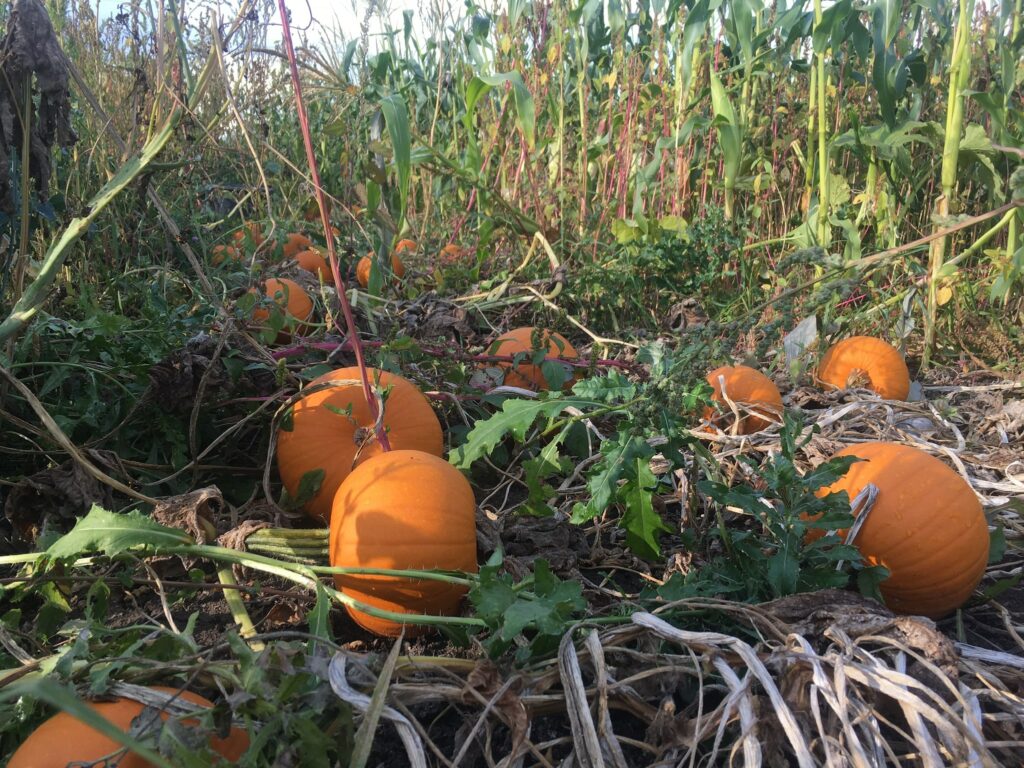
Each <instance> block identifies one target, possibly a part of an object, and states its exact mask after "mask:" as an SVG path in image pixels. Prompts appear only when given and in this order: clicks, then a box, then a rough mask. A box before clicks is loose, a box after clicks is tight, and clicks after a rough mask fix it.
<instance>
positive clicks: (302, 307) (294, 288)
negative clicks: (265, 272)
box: [252, 277, 313, 344]
mask: <svg viewBox="0 0 1024 768" xmlns="http://www.w3.org/2000/svg"><path fill="white" fill-rule="evenodd" d="M252 292H255V289H254V290H253V291H252ZM263 292H264V294H265V295H266V297H267V298H268V299H270V300H271V301H273V302H274V303H275V304H277V305H278V306H279V307H281V309H282V310H284V312H285V316H286V319H287V320H288V323H290V324H291V325H293V326H294V328H295V331H296V333H299V334H301V333H303V332H304V331H305V328H306V326H305V325H304V323H305V322H306V321H307V320H309V318H310V316H312V314H313V300H312V299H311V298H309V294H307V293H306V292H305V291H304V290H303V289H302V286H301V285H299V284H298V283H296V282H295V281H294V280H289V279H288V278H286V277H281V278H277V277H272V278H270V279H269V280H267V281H266V282H265V283H264V284H263ZM252 319H253V321H254V322H255V323H257V324H262V323H265V322H267V320H269V319H270V309H269V308H267V307H261V306H257V307H255V308H254V309H253V311H252ZM290 338H291V334H290V333H289V332H288V331H287V330H284V329H282V330H281V331H280V332H279V333H278V334H277V341H278V343H279V344H283V343H285V342H287V341H288V339H290Z"/></svg>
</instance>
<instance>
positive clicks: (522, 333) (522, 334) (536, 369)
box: [485, 328, 579, 390]
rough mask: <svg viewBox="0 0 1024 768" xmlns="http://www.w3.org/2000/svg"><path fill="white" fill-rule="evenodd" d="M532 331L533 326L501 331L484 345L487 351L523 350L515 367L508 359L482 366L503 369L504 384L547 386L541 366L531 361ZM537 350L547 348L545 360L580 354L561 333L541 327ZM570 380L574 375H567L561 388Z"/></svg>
mask: <svg viewBox="0 0 1024 768" xmlns="http://www.w3.org/2000/svg"><path fill="white" fill-rule="evenodd" d="M533 334H534V329H533V328H516V329H514V330H511V331H508V332H507V333H503V334H502V335H501V336H499V337H498V338H497V339H495V340H494V341H493V342H492V343H491V346H490V347H488V348H487V354H489V355H517V354H519V353H520V352H525V353H526V356H525V357H524V358H523V360H522V361H521V362H520V363H519V364H518V365H517V366H515V367H513V364H512V362H511V361H501V362H497V363H485V367H487V366H492V367H493V366H497V367H498V368H501V369H502V370H504V371H505V380H504V383H505V384H506V385H507V386H510V387H522V388H524V389H533V390H545V389H549V387H548V382H547V379H545V378H544V373H543V372H542V371H541V367H540V366H539V365H534V364H533V362H532V360H533V353H534V346H533ZM540 349H546V353H545V355H544V358H545V359H550V358H553V357H560V358H564V359H566V360H576V359H578V358H579V353H578V352H577V351H576V349H575V348H574V347H573V345H572V344H570V343H569V342H568V341H567V340H566V338H565V337H564V336H562V334H560V333H557V332H555V331H548V330H544V331H541V332H540ZM572 381H573V376H572V375H570V376H569V377H568V378H567V379H566V381H565V383H564V384H563V389H565V388H568V387H570V386H571V385H572Z"/></svg>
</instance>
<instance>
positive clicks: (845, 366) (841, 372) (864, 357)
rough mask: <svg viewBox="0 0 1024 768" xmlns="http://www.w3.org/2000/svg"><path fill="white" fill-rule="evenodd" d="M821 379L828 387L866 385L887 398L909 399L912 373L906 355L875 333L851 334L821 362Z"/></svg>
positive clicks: (843, 387) (827, 353)
mask: <svg viewBox="0 0 1024 768" xmlns="http://www.w3.org/2000/svg"><path fill="white" fill-rule="evenodd" d="M817 375H818V380H819V381H820V382H821V383H822V384H823V385H824V386H825V387H826V388H829V389H846V388H847V387H850V386H862V387H867V388H868V389H871V390H873V391H875V392H877V393H878V394H879V395H881V396H882V397H883V398H885V399H886V400H906V399H907V395H909V394H910V372H909V371H908V370H907V364H906V362H905V361H904V360H903V355H901V354H900V353H899V350H897V349H896V348H895V347H893V346H892V345H891V344H889V343H888V342H885V341H882V340H881V339H876V338H874V337H872V336H851V337H850V338H848V339H843V340H842V341H840V342H838V343H837V344H835V345H833V347H832V348H831V349H829V351H828V352H826V353H825V356H824V357H823V358H822V359H821V363H820V365H818V374H817Z"/></svg>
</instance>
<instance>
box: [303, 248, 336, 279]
mask: <svg viewBox="0 0 1024 768" xmlns="http://www.w3.org/2000/svg"><path fill="white" fill-rule="evenodd" d="M295 261H296V262H297V263H298V265H299V267H300V268H302V269H304V270H306V271H307V272H312V273H313V274H314V275H316V274H318V275H320V276H321V277H322V278H323V279H324V282H330V281H331V265H330V264H329V263H328V262H327V258H326V257H325V256H324V255H323V254H322V253H320V249H319V248H308V249H306V250H305V251H300V252H299V254H298V256H296V257H295Z"/></svg>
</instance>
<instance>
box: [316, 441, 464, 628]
mask: <svg viewBox="0 0 1024 768" xmlns="http://www.w3.org/2000/svg"><path fill="white" fill-rule="evenodd" d="M330 558H331V565H332V566H334V567H349V568H352V567H361V568H393V569H396V570H405V569H409V570H434V569H437V570H446V571H466V572H471V573H475V572H476V570H477V563H476V501H475V499H474V498H473V489H472V488H470V486H469V482H468V481H467V480H466V478H465V477H463V475H462V473H461V472H459V470H457V469H455V467H453V466H452V465H451V464H449V463H448V462H447V461H445V460H444V459H441V458H438V457H437V456H434V455H432V454H429V453H423V452H422V451H401V450H399V451H389V452H388V453H384V454H381V455H379V456H375V457H374V458H373V459H371V460H370V461H367V462H365V463H363V464H361V465H359V466H358V467H356V469H355V470H353V472H352V474H350V475H349V476H348V478H347V479H346V480H345V482H343V483H342V484H341V487H340V488H339V489H338V493H337V494H336V495H335V497H334V508H333V511H332V512H331V538H330ZM334 580H335V583H336V584H337V585H338V589H340V590H341V591H342V592H344V593H345V594H346V595H349V596H350V597H353V598H355V599H356V600H359V601H360V602H363V603H366V604H368V605H372V606H373V607H375V608H381V609H383V610H387V611H394V612H396V613H420V614H428V615H434V616H450V615H452V614H454V613H456V612H457V611H458V610H459V603H460V601H461V600H462V597H463V595H464V594H465V592H466V590H465V588H463V587H460V586H457V585H453V584H448V583H446V582H443V581H427V580H425V579H402V578H397V577H393V576H363V575H360V576H335V577H334ZM348 612H349V615H350V616H352V618H353V619H354V620H355V621H356V623H357V624H359V625H360V626H361V627H363V628H364V629H367V630H369V631H370V632H374V633H376V634H378V635H384V636H387V637H394V636H396V635H398V634H400V633H401V632H402V628H403V626H405V629H406V634H407V635H410V636H416V635H419V634H422V633H423V632H425V631H427V628H426V627H423V626H419V627H417V626H416V625H403V624H401V623H399V622H395V621H390V620H388V619H382V618H378V617H376V616H371V615H369V614H367V613H364V612H362V611H359V610H356V609H354V608H348Z"/></svg>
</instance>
